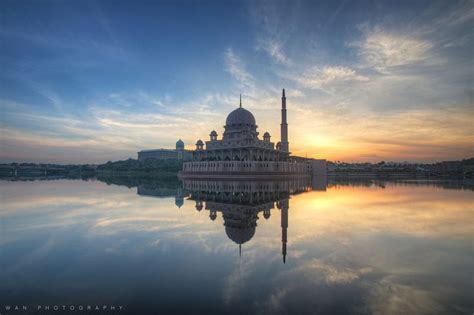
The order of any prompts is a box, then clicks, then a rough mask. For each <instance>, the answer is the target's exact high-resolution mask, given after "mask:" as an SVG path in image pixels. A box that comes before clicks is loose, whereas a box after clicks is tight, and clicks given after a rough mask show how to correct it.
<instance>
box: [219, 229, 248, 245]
mask: <svg viewBox="0 0 474 315" xmlns="http://www.w3.org/2000/svg"><path fill="white" fill-rule="evenodd" d="M225 233H226V234H227V237H228V238H230V239H231V240H232V241H234V242H235V243H237V244H239V245H242V244H243V243H246V242H248V241H250V240H251V239H252V237H253V236H254V234H255V226H252V227H246V228H242V229H239V228H235V227H230V226H226V227H225Z"/></svg>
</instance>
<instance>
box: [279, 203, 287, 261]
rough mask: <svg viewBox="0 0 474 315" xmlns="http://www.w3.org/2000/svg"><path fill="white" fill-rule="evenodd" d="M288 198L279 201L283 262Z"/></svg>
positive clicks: (284, 257) (284, 258)
mask: <svg viewBox="0 0 474 315" xmlns="http://www.w3.org/2000/svg"><path fill="white" fill-rule="evenodd" d="M288 203H289V200H288V199H284V200H281V201H280V205H281V210H280V211H281V254H282V255H283V263H286V243H287V242H288V235H287V232H288Z"/></svg>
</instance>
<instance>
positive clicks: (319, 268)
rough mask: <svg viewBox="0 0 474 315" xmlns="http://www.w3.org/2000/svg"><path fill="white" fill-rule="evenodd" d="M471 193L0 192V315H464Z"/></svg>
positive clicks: (378, 186) (469, 306) (191, 187)
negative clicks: (91, 310)
mask: <svg viewBox="0 0 474 315" xmlns="http://www.w3.org/2000/svg"><path fill="white" fill-rule="evenodd" d="M109 184H110V183H109ZM117 184H120V185H117ZM124 185H128V186H129V187H126V186H124ZM137 186H138V187H137ZM470 187H471V188H469V186H467V187H466V186H463V185H459V184H456V183H454V184H453V183H449V184H443V183H433V182H421V183H420V182H409V183H390V182H355V183H354V182H353V183H350V182H349V183H333V184H330V185H328V187H327V188H325V189H321V187H315V188H316V189H319V190H318V191H315V190H313V191H308V190H309V189H310V188H309V186H308V185H306V184H305V183H303V184H302V183H296V184H295V183H290V184H288V183H257V184H255V183H254V184H251V183H230V184H229V183H227V184H226V183H219V182H216V183H214V182H206V183H196V182H194V183H188V184H187V185H186V184H185V187H184V189H183V188H181V186H180V184H179V183H178V184H177V183H173V182H172V183H169V182H168V183H149V182H148V183H145V184H140V183H139V182H138V183H137V182H132V183H129V182H127V181H126V180H123V181H118V182H117V181H115V184H110V185H108V184H106V183H104V182H101V181H96V180H93V181H88V182H86V181H79V180H54V181H34V182H20V181H17V182H8V181H0V193H1V210H0V236H1V238H0V307H2V310H0V313H1V314H27V313H32V314H61V313H68V312H64V311H61V312H59V311H58V312H41V311H36V309H37V308H38V306H47V305H49V306H50V307H52V306H53V305H59V306H61V307H62V306H63V305H66V306H67V307H70V306H71V305H73V306H75V307H78V306H79V305H83V306H86V305H93V306H95V305H101V306H103V305H109V306H110V305H115V306H118V305H121V306H123V310H122V311H121V312H112V311H110V310H107V311H104V313H108V314H115V313H121V314H125V313H130V314H223V313H233V314H405V315H408V314H472V311H473V303H472V301H471V298H472V296H474V288H473V266H474V255H473V252H474V251H473V235H474V230H473V226H474V225H473V223H474V192H473V190H472V186H470ZM217 191H218V192H219V193H217ZM284 260H285V263H284ZM5 305H26V306H28V311H18V312H5V310H4V309H3V308H4V306H5ZM69 313H71V314H80V313H79V312H77V311H70V312H69ZM83 313H84V312H83ZM95 313H96V314H97V312H95Z"/></svg>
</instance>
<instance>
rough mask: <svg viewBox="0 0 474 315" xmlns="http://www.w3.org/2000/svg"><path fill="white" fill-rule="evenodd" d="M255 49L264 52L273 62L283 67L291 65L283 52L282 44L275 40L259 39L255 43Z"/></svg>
mask: <svg viewBox="0 0 474 315" xmlns="http://www.w3.org/2000/svg"><path fill="white" fill-rule="evenodd" d="M256 49H257V50H262V51H264V52H266V53H267V54H268V55H269V56H270V57H271V58H272V59H273V60H275V61H276V62H278V63H281V64H285V65H291V63H292V62H291V61H290V59H289V58H288V57H287V56H286V54H285V52H284V51H283V44H282V42H281V41H278V40H276V39H270V38H267V39H260V40H259V41H258V43H257V46H256Z"/></svg>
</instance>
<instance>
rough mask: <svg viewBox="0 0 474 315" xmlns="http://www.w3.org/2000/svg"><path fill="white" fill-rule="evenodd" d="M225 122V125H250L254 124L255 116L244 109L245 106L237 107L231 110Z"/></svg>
mask: <svg viewBox="0 0 474 315" xmlns="http://www.w3.org/2000/svg"><path fill="white" fill-rule="evenodd" d="M225 124H226V125H227V126H230V125H239V124H242V125H252V126H255V125H256V123H255V117H253V114H252V113H251V112H249V111H248V110H246V109H245V108H242V107H239V108H237V109H235V110H233V111H232V112H231V113H230V114H229V115H228V116H227V119H226V120H225Z"/></svg>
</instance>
